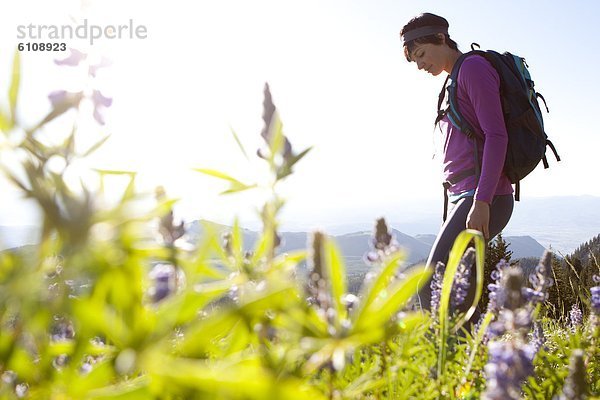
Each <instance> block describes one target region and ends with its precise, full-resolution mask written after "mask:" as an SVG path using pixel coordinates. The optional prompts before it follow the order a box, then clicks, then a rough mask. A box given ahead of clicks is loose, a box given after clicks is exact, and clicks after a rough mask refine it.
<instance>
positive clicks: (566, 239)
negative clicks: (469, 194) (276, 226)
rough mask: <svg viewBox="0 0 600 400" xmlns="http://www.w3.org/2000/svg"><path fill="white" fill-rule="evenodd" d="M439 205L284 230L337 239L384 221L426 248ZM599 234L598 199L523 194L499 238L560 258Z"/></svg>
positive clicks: (388, 208) (328, 218)
mask: <svg viewBox="0 0 600 400" xmlns="http://www.w3.org/2000/svg"><path fill="white" fill-rule="evenodd" d="M524 188H526V187H524ZM440 197H441V196H440ZM442 204H443V201H442V199H441V198H440V199H419V200H412V201H410V200H407V201H406V202H405V203H402V204H385V205H379V206H373V207H363V208H361V209H339V210H335V213H334V212H332V211H331V210H322V211H316V212H315V211H313V215H310V216H304V217H303V218H296V220H297V221H302V222H297V223H291V222H288V221H286V220H284V221H283V222H284V225H285V226H286V229H287V230H293V231H308V230H309V229H310V227H312V224H313V223H316V222H318V223H319V225H320V226H322V227H323V229H325V231H327V232H331V233H334V234H342V233H349V232H358V231H362V230H368V229H371V228H372V227H373V223H374V221H375V218H377V217H380V216H384V217H385V218H386V221H388V223H389V225H390V226H391V227H393V228H395V229H398V230H399V231H401V232H404V233H406V234H408V235H412V236H413V237H415V238H416V239H419V240H423V241H425V242H429V241H430V238H427V236H428V234H434V233H437V231H438V229H439V227H440V224H441V218H442ZM332 215H333V216H332ZM598 233H600V197H599V196H553V197H531V196H528V195H527V193H526V192H523V193H522V196H521V201H518V202H515V207H514V211H513V215H512V218H511V220H510V222H509V223H508V226H507V227H506V229H505V230H504V232H503V234H504V236H505V237H507V236H531V237H533V238H535V240H536V241H537V242H539V243H540V244H541V245H542V246H544V247H550V246H551V247H552V248H553V249H554V250H557V251H560V252H561V253H563V254H568V253H571V252H573V251H574V250H575V249H576V248H577V247H578V246H579V245H581V244H582V243H583V242H585V241H587V240H589V239H590V238H592V237H594V236H596V235H598ZM423 234H425V235H424V236H425V238H424V239H423V238H421V236H422V235H423Z"/></svg>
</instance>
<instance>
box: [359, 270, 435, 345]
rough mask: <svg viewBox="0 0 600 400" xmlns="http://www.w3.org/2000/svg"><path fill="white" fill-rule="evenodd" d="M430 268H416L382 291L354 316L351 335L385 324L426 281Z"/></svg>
mask: <svg viewBox="0 0 600 400" xmlns="http://www.w3.org/2000/svg"><path fill="white" fill-rule="evenodd" d="M430 275H431V268H426V267H416V268H413V269H412V270H411V271H409V272H407V274H406V276H405V278H404V279H402V280H401V281H399V282H397V283H395V284H392V285H391V287H389V288H386V289H384V290H382V292H381V294H380V295H379V296H378V297H377V298H376V299H375V300H374V301H373V302H372V303H371V304H369V305H368V306H367V307H365V308H363V309H362V310H361V312H360V313H359V314H358V315H357V316H356V322H355V324H354V325H353V327H352V329H351V333H357V332H360V331H362V330H366V329H377V328H379V327H381V326H383V325H384V324H385V323H387V322H388V321H389V320H390V318H391V317H392V316H393V315H394V314H395V313H397V312H398V311H399V310H400V309H401V308H402V307H403V306H404V305H405V304H406V302H407V301H408V300H409V299H410V298H411V297H412V296H414V295H415V294H416V293H417V292H418V291H419V289H420V288H421V286H423V285H424V284H425V282H427V281H428V279H429V276H430Z"/></svg>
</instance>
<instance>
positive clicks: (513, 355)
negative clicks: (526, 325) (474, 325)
mask: <svg viewBox="0 0 600 400" xmlns="http://www.w3.org/2000/svg"><path fill="white" fill-rule="evenodd" d="M488 347H489V357H488V363H487V364H486V366H485V367H484V370H485V373H486V380H487V387H486V389H485V392H484V393H483V395H482V398H483V399H487V400H506V399H520V398H521V385H522V384H523V382H524V381H525V379H527V377H528V376H530V375H532V374H533V363H532V361H531V360H532V359H533V357H532V353H533V347H532V346H531V345H524V346H519V345H515V342H513V341H506V342H502V341H497V342H490V343H489V345H488Z"/></svg>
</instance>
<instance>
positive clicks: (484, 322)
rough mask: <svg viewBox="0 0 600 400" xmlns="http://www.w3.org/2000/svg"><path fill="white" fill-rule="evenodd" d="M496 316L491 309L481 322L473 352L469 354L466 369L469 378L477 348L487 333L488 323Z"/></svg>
mask: <svg viewBox="0 0 600 400" xmlns="http://www.w3.org/2000/svg"><path fill="white" fill-rule="evenodd" d="M493 317H494V314H492V313H491V312H490V311H488V312H487V313H486V314H485V315H484V317H483V320H482V322H481V324H480V325H479V328H478V329H477V332H476V335H475V338H474V339H475V340H474V343H473V346H472V348H471V354H470V355H469V364H468V365H467V368H466V370H465V375H464V376H466V377H467V378H468V376H469V372H471V367H472V366H473V361H475V355H476V354H477V350H478V348H479V345H480V344H481V341H482V340H483V336H484V335H485V331H486V330H487V327H488V325H489V324H490V322H491V321H492V318H493Z"/></svg>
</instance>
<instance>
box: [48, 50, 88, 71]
mask: <svg viewBox="0 0 600 400" xmlns="http://www.w3.org/2000/svg"><path fill="white" fill-rule="evenodd" d="M69 51H70V52H71V54H69V55H68V56H67V58H64V59H62V60H54V63H55V64H56V65H66V66H69V67H75V66H77V65H79V63H81V62H82V61H83V60H85V59H86V58H87V54H85V53H83V52H81V51H79V50H77V49H73V48H69Z"/></svg>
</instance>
